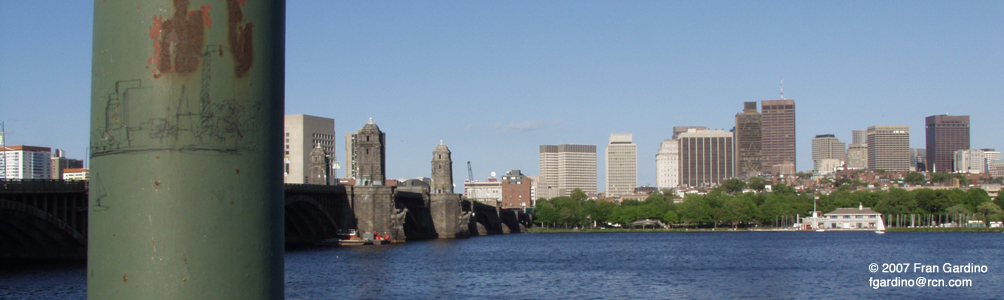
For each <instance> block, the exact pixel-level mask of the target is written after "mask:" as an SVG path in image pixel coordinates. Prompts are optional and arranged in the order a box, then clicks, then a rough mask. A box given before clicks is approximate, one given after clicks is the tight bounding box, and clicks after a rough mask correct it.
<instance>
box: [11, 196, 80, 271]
mask: <svg viewBox="0 0 1004 300" xmlns="http://www.w3.org/2000/svg"><path fill="white" fill-rule="evenodd" d="M0 241H3V242H2V243H0V253H4V254H5V255H9V256H12V257H64V258H82V257H86V255H87V236H86V235H85V234H84V233H81V232H79V231H78V230H77V229H76V228H74V227H73V226H72V225H70V224H68V223H66V222H64V221H63V220H60V219H59V218H57V217H56V216H53V215H51V214H49V213H47V212H46V211H44V210H41V209H39V208H37V207H34V206H31V205H28V204H25V203H20V202H14V201H10V200H0Z"/></svg>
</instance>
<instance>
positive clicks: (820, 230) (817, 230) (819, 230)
mask: <svg viewBox="0 0 1004 300" xmlns="http://www.w3.org/2000/svg"><path fill="white" fill-rule="evenodd" d="M823 231H825V230H823V229H822V228H820V229H816V232H823Z"/></svg>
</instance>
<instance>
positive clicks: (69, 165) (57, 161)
mask: <svg viewBox="0 0 1004 300" xmlns="http://www.w3.org/2000/svg"><path fill="white" fill-rule="evenodd" d="M51 160H52V162H51V163H50V164H49V165H50V168H51V169H50V171H49V174H50V175H51V176H52V179H63V170H65V169H82V168H84V161H83V160H80V159H72V158H66V151H65V150H60V149H55V150H53V151H52V157H51ZM74 178H77V177H74ZM78 180H79V179H78Z"/></svg>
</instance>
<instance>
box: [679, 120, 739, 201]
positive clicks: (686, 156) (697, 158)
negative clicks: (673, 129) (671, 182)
mask: <svg viewBox="0 0 1004 300" xmlns="http://www.w3.org/2000/svg"><path fill="white" fill-rule="evenodd" d="M679 140H680V185H681V186H690V187H699V186H717V185H719V184H721V183H722V181H725V180H726V179H729V178H732V177H735V176H736V169H735V157H734V153H735V152H734V151H735V148H734V147H735V145H734V144H733V136H732V133H730V132H725V131H723V130H690V131H687V132H686V133H681V134H680V135H679Z"/></svg>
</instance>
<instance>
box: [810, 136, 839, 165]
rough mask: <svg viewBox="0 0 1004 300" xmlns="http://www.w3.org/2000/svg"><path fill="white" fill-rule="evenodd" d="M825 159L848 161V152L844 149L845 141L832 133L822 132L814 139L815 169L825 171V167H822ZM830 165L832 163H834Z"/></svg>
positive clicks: (813, 158)
mask: <svg viewBox="0 0 1004 300" xmlns="http://www.w3.org/2000/svg"><path fill="white" fill-rule="evenodd" d="M824 159H839V160H840V161H841V162H844V161H847V152H846V151H845V150H844V143H843V142H841V141H840V140H839V139H837V137H836V136H834V135H832V134H820V135H816V138H814V139H812V162H813V170H816V171H823V170H824V168H821V166H822V165H821V164H822V163H823V160H824ZM829 165H832V163H830V164H829ZM826 169H829V168H826ZM827 171H833V170H827Z"/></svg>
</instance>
